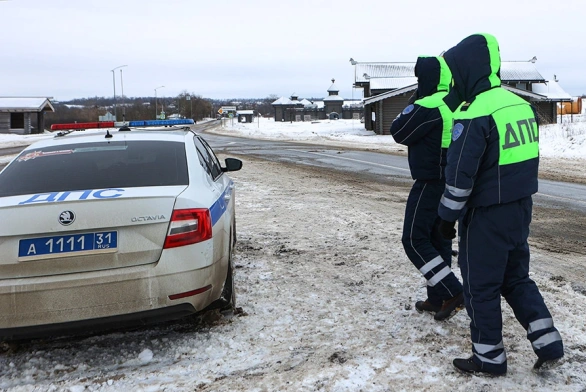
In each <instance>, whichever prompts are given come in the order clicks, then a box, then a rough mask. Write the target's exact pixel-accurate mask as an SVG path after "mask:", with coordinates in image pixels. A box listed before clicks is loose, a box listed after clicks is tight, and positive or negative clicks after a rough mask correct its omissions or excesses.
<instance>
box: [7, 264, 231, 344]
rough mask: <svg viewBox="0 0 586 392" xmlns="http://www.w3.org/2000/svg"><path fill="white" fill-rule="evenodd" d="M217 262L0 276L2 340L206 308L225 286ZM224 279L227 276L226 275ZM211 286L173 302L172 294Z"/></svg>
mask: <svg viewBox="0 0 586 392" xmlns="http://www.w3.org/2000/svg"><path fill="white" fill-rule="evenodd" d="M216 268H219V267H218V266H217V265H211V266H208V267H205V268H200V269H197V270H188V271H185V270H184V271H174V272H173V273H170V271H165V272H163V273H162V271H161V269H160V268H158V267H157V266H156V265H149V266H139V267H130V268H120V269H115V270H106V271H96V272H89V273H77V274H70V275H61V276H58V277H39V278H27V279H7V280H0V338H4V339H7V338H14V337H15V336H23V337H24V336H27V337H34V336H38V335H36V334H37V333H42V332H45V331H46V332H47V333H45V335H54V334H57V333H58V332H59V331H61V330H62V328H64V329H65V330H68V329H71V328H70V327H73V329H75V327H77V326H78V325H79V326H81V328H85V330H86V331H88V330H91V329H93V326H94V325H96V327H99V329H102V328H103V327H104V325H103V324H109V325H111V326H113V327H116V326H118V325H117V324H118V323H120V322H124V323H131V322H138V323H140V322H141V321H140V320H141V319H142V318H143V316H148V317H146V319H151V320H152V319H156V318H157V317H158V316H161V317H162V318H163V319H165V317H172V318H173V317H174V316H173V315H178V316H177V317H181V315H185V314H189V313H193V312H196V311H200V310H203V309H204V308H205V307H207V306H208V305H209V304H210V303H212V302H213V301H214V300H215V299H217V298H218V297H219V296H220V294H221V290H222V285H223V283H224V282H223V280H222V279H221V278H218V275H219V274H218V273H217V270H216ZM224 278H225V274H224ZM210 285H211V289H210V290H207V291H205V292H202V293H200V294H197V295H192V296H188V297H185V298H181V299H177V300H171V299H170V298H169V296H170V295H174V294H180V293H185V292H190V291H193V290H197V289H200V288H203V287H206V286H210Z"/></svg>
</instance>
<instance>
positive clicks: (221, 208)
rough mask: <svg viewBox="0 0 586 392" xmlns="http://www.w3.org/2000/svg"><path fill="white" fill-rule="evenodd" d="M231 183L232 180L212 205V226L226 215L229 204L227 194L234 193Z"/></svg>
mask: <svg viewBox="0 0 586 392" xmlns="http://www.w3.org/2000/svg"><path fill="white" fill-rule="evenodd" d="M231 185H232V182H230V184H229V185H228V186H227V187H226V190H225V191H224V193H222V194H221V195H220V197H219V198H218V200H216V202H215V203H214V204H212V206H211V207H210V215H211V216H212V226H213V225H215V224H216V222H217V221H219V220H220V218H221V217H222V215H224V212H226V207H227V205H226V199H225V196H226V195H227V194H230V193H232V189H233V187H232V186H231Z"/></svg>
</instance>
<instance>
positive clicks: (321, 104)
mask: <svg viewBox="0 0 586 392" xmlns="http://www.w3.org/2000/svg"><path fill="white" fill-rule="evenodd" d="M327 91H328V95H327V96H326V97H325V98H323V99H322V100H308V99H301V100H300V99H299V96H298V95H296V94H292V95H291V97H290V98H286V97H281V98H279V99H277V100H276V101H274V102H273V103H272V104H271V105H272V106H273V108H274V110H275V121H288V122H292V121H316V120H326V119H330V120H338V119H342V118H343V119H356V120H357V119H360V118H361V116H362V114H363V110H364V107H363V104H362V102H361V101H360V100H354V101H352V100H345V99H344V98H343V97H342V96H340V95H339V92H340V89H339V88H338V86H336V80H335V79H332V84H331V86H330V87H329V88H328V90H327Z"/></svg>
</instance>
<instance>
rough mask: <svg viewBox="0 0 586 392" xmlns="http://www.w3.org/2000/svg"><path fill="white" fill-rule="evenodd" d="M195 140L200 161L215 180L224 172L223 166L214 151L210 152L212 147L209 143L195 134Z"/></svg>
mask: <svg viewBox="0 0 586 392" xmlns="http://www.w3.org/2000/svg"><path fill="white" fill-rule="evenodd" d="M193 142H194V143H195V147H196V149H197V154H198V156H199V161H200V163H201V165H202V167H203V168H204V169H205V170H206V172H207V173H208V174H209V175H210V177H212V179H214V180H215V179H216V178H218V177H219V176H220V175H221V174H222V168H221V167H220V163H219V162H218V158H216V156H215V155H214V154H213V152H211V153H210V151H211V149H209V146H207V143H206V142H205V141H204V140H203V139H201V138H200V137H198V136H195V137H194V138H193Z"/></svg>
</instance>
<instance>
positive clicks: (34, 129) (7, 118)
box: [0, 97, 55, 135]
mask: <svg viewBox="0 0 586 392" xmlns="http://www.w3.org/2000/svg"><path fill="white" fill-rule="evenodd" d="M54 111H55V108H53V105H52V104H51V101H50V98H49V97H0V133H17V134H20V135H28V134H31V133H43V132H44V131H45V113H46V112H54Z"/></svg>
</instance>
